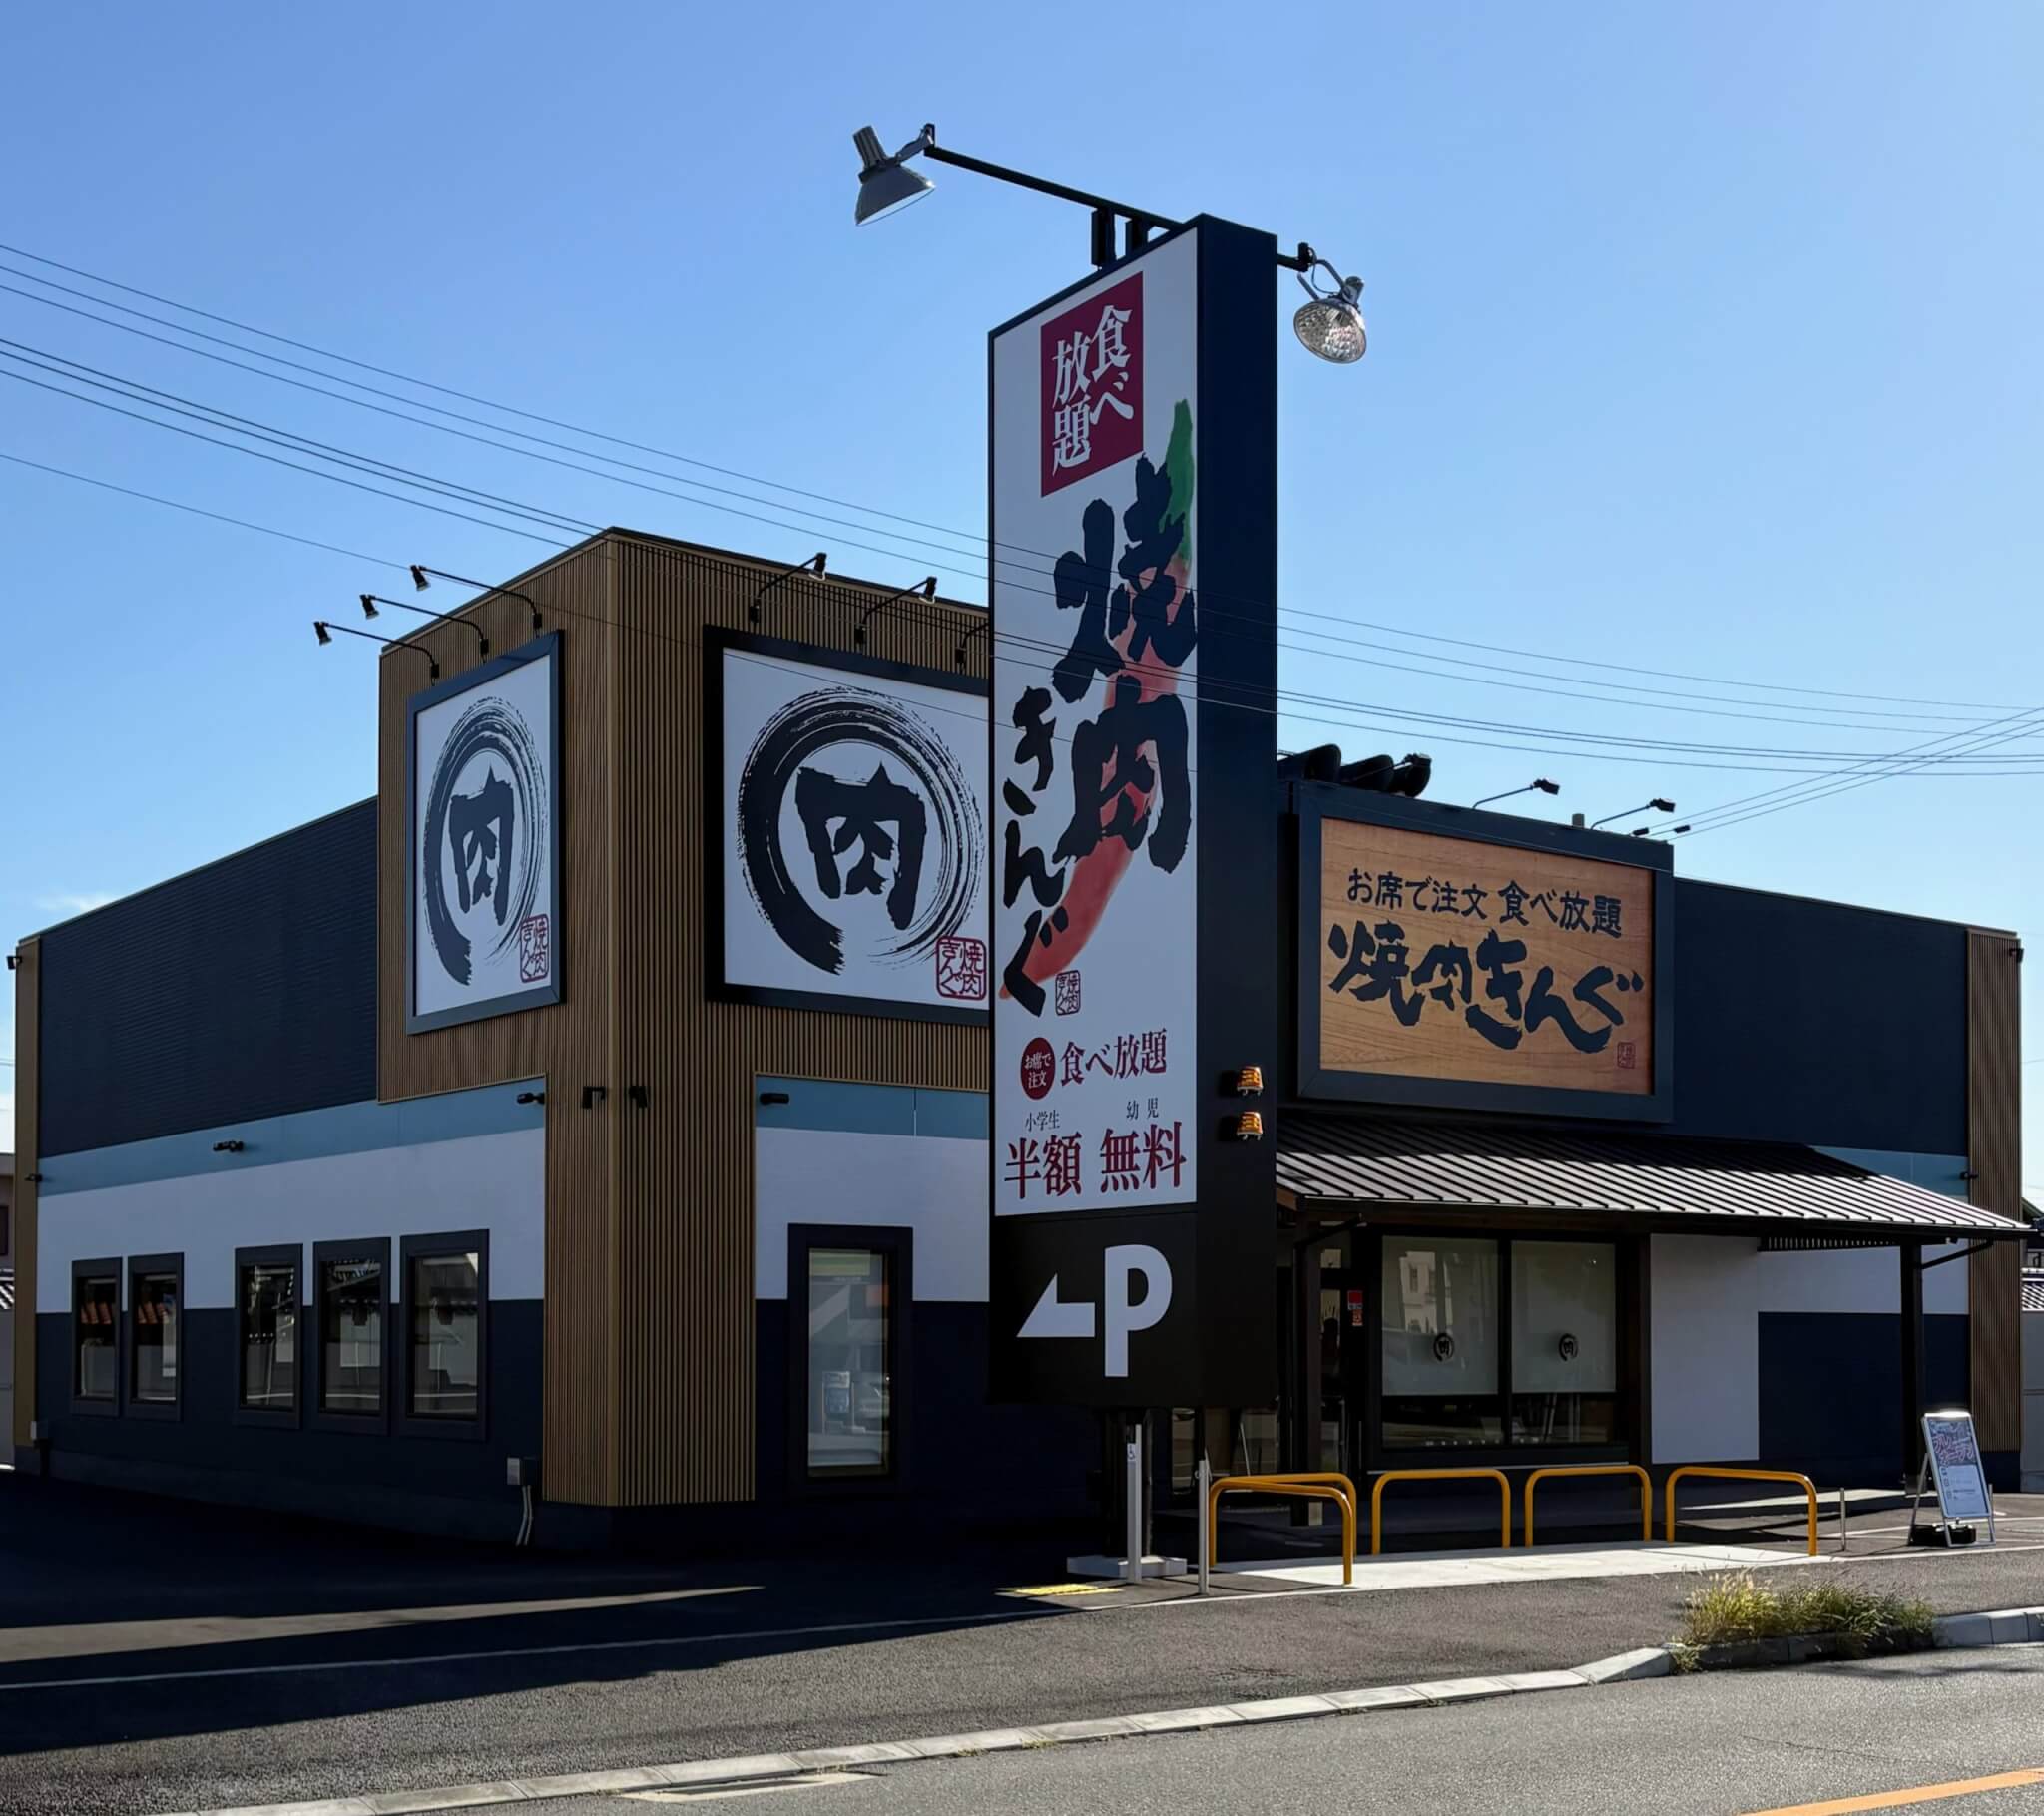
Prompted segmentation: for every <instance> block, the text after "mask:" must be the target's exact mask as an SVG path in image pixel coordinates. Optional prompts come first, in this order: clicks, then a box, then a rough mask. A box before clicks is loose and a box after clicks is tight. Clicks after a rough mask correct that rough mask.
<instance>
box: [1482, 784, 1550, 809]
mask: <svg viewBox="0 0 2044 1816" xmlns="http://www.w3.org/2000/svg"><path fill="white" fill-rule="evenodd" d="M1536 788H1538V789H1539V790H1540V792H1541V793H1542V794H1559V793H1560V792H1561V783H1559V782H1551V781H1549V780H1548V779H1547V777H1546V776H1544V775H1537V776H1535V777H1534V778H1533V779H1532V780H1531V781H1530V782H1528V783H1527V784H1526V785H1525V786H1524V787H1523V788H1507V789H1506V790H1505V791H1504V793H1502V794H1486V795H1485V796H1484V797H1483V798H1482V799H1481V800H1480V801H1471V802H1470V803H1469V806H1470V809H1471V811H1474V810H1475V809H1476V808H1478V807H1487V806H1489V805H1490V803H1491V802H1492V801H1508V800H1510V799H1511V798H1512V796H1513V795H1515V794H1531V793H1532V792H1533V790H1534V789H1536Z"/></svg>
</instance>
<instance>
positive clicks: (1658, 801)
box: [1590, 794, 1675, 832]
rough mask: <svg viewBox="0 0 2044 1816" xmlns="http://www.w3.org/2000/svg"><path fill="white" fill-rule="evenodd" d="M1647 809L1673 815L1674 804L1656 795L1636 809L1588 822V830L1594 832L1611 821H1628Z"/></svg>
mask: <svg viewBox="0 0 2044 1816" xmlns="http://www.w3.org/2000/svg"><path fill="white" fill-rule="evenodd" d="M1649 807H1651V808H1653V809H1654V811H1655V812H1656V813H1673V812H1674V811H1675V803H1674V802H1673V801H1666V800H1663V799H1662V798H1661V797H1660V796H1659V795H1658V794H1657V795H1655V797H1654V798H1653V799H1652V800H1650V801H1643V802H1642V803H1641V804H1640V805H1639V806H1637V807H1628V808H1626V809H1625V811H1624V812H1623V813H1607V814H1606V815H1605V816H1604V817H1603V818H1602V819H1601V820H1592V821H1591V822H1590V830H1591V831H1593V832H1594V831H1596V829H1597V828H1598V827H1599V826H1608V825H1610V824H1611V822H1612V821H1613V820H1622V819H1630V818H1631V817H1632V816H1633V815H1634V814H1635V813H1643V812H1645V811H1646V809H1647V808H1649Z"/></svg>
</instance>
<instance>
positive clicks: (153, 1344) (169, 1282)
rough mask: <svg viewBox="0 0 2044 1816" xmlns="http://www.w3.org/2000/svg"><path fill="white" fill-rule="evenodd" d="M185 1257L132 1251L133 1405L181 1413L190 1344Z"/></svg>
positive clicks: (146, 1414) (146, 1411)
mask: <svg viewBox="0 0 2044 1816" xmlns="http://www.w3.org/2000/svg"><path fill="white" fill-rule="evenodd" d="M184 1339H185V1257H184V1256H183V1255H130V1256H129V1257H128V1411H129V1412H130V1413H131V1414H133V1415H134V1416H136V1417H138V1418H159V1419H174V1418H176V1417H177V1416H178V1401H179V1393H178V1385H179V1381H180V1380H181V1378H182V1374H183V1370H182V1367H181V1364H182V1361H183V1357H184V1349H185V1341H184Z"/></svg>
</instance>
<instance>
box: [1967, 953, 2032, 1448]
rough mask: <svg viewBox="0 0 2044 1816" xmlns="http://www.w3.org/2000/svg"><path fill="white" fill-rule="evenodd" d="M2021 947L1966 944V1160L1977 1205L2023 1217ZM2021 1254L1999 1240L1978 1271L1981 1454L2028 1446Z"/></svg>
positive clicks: (1976, 1404)
mask: <svg viewBox="0 0 2044 1816" xmlns="http://www.w3.org/2000/svg"><path fill="white" fill-rule="evenodd" d="M2021 953H2022V948H2021V944H2020V942H2018V940H2017V939H2016V937H2015V935H2014V934H2011V933H1996V932H1992V931H1988V930H1984V929H1979V928H1976V929H1974V930H1973V931H1972V932H1971V933H1969V934H1968V935H1967V939H1966V1156H1967V1165H1968V1167H1969V1169H1970V1170H1971V1171H1972V1173H1973V1182H1972V1192H1971V1196H1972V1201H1973V1202H1974V1203H1975V1204H1981V1205H1985V1206H1986V1207H1987V1208H1988V1209H1990V1210H1998V1211H2000V1212H2001V1214H2002V1215H2003V1216H2007V1217H2014V1218H2016V1219H2017V1220H2018V1221H2020V1220H2021V1217H2022V1214H2023V1126H2022V1108H2023V1105H2022V1079H2023V1074H2022V1063H2023V1053H2022V1046H2023V1031H2022V996H2021V983H2022V958H2021ZM2022 1249H2023V1245H2022V1244H2021V1243H2020V1242H1997V1243H1995V1245H1994V1246H1993V1247H1992V1248H1990V1249H1987V1250H1985V1251H1983V1252H1982V1253H1980V1254H1977V1255H1975V1256H1974V1257H1973V1258H1972V1260H1971V1261H1969V1262H1968V1263H1967V1265H1968V1267H1970V1269H1971V1270H1972V1271H1971V1275H1970V1282H1969V1283H1970V1286H1971V1290H1972V1305H1971V1309H1972V1318H1971V1323H1970V1337H1971V1346H1972V1377H1973V1391H1972V1401H1973V1423H1974V1425H1975V1426H1976V1428H1977V1429H1978V1431H1979V1434H1980V1448H1981V1449H1982V1450H1999V1451H2020V1450H2021V1449H2022V1443H2023V1366H2022Z"/></svg>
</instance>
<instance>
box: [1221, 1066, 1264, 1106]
mask: <svg viewBox="0 0 2044 1816" xmlns="http://www.w3.org/2000/svg"><path fill="white" fill-rule="evenodd" d="M1222 1089H1223V1090H1225V1091H1232V1092H1234V1093H1235V1094H1236V1096H1237V1097H1242V1098H1260V1097H1262V1096H1263V1095H1264V1069H1263V1067H1261V1066H1245V1067H1243V1068H1241V1070H1239V1071H1237V1072H1231V1073H1225V1074H1223V1076H1222Z"/></svg>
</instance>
